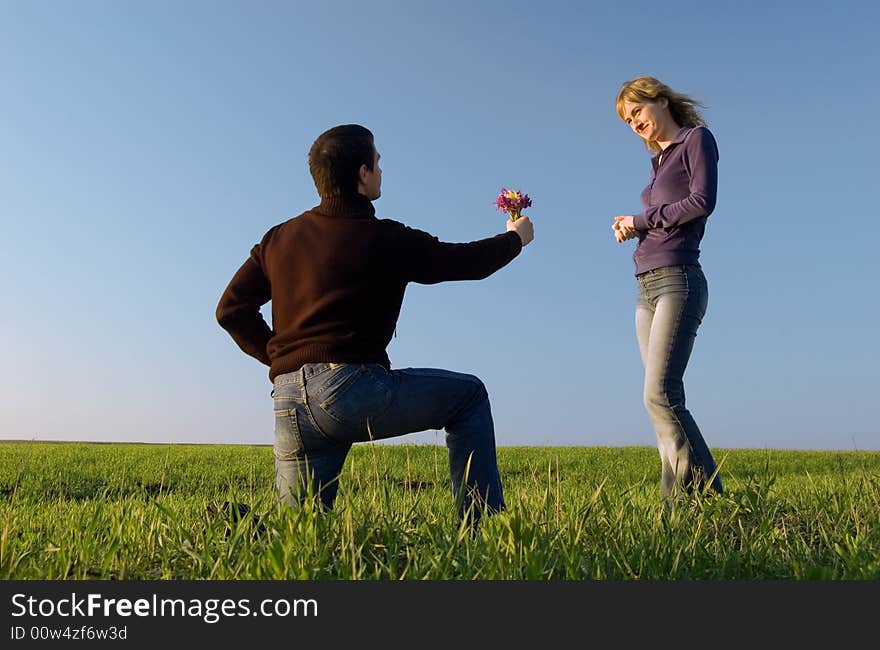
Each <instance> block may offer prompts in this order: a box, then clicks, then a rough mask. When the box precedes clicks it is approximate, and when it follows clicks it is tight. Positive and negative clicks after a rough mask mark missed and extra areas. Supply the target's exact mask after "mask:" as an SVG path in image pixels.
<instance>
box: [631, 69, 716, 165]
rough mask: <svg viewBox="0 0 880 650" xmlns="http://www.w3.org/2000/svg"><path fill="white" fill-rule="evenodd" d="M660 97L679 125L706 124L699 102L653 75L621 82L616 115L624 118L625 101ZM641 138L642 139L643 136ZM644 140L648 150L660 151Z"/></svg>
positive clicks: (653, 143) (649, 99) (652, 100)
mask: <svg viewBox="0 0 880 650" xmlns="http://www.w3.org/2000/svg"><path fill="white" fill-rule="evenodd" d="M661 98H665V99H666V101H667V102H668V108H669V112H670V114H671V115H672V119H673V120H675V123H676V124H678V125H679V126H683V127H684V126H686V127H694V126H706V120H705V119H704V118H703V115H702V113H700V110H699V108H700V107H702V106H703V105H702V104H701V103H700V102H698V101H697V100H696V99H694V98H693V97H688V96H687V95H684V94H682V93H677V92H675V91H674V90H672V88H670V87H669V86H667V85H666V84H665V83H663V82H661V81H659V80H657V79H655V78H654V77H636V78H635V79H630V80H629V81H626V82H624V83H623V85H622V86H621V87H620V90H619V91H618V93H617V101H616V104H617V116H618V117H619V118H620V119H621V120H624V119H625V118H624V116H623V103H624V102H625V101H630V102H656V101H657V100H659V99H661ZM642 139H643V140H644V138H642ZM644 142H645V146H646V147H648V149H649V150H650V151H660V149H661V147H660V145H659V144H657V143H656V142H654V141H648V140H644Z"/></svg>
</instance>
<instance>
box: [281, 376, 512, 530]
mask: <svg viewBox="0 0 880 650" xmlns="http://www.w3.org/2000/svg"><path fill="white" fill-rule="evenodd" d="M274 384H275V386H274V390H273V391H272V395H273V398H274V401H275V447H274V454H275V484H276V486H277V488H278V492H279V496H280V498H281V500H282V502H283V503H285V504H287V505H290V506H296V505H298V504H301V503H302V502H303V500H304V499H305V498H307V494H308V492H309V490H312V494H314V495H318V496H319V497H320V500H321V503H322V504H323V505H324V506H325V507H327V508H332V507H333V501H334V500H335V498H336V492H337V489H338V486H339V483H338V481H339V474H340V473H341V471H342V466H343V464H344V463H345V458H346V456H347V455H348V452H349V450H350V449H351V446H352V444H353V443H356V442H366V441H368V440H382V439H385V438H393V437H396V436H402V435H405V434H407V433H413V432H416V431H425V430H429V429H437V430H439V429H446V446H447V448H448V451H449V473H450V476H451V478H452V491H453V494H454V495H455V496H456V497H457V498H458V504H459V511H458V514H459V516H460V517H462V516H464V514H465V512H467V510H468V508H469V507H470V506H471V504H473V506H474V513H475V514H476V515H479V514H481V513H483V512H486V513H491V512H497V511H501V510H503V509H504V495H503V493H502V487H501V477H500V476H499V474H498V463H497V459H496V453H495V428H494V424H493V421H492V412H491V410H490V408H489V395H488V393H487V392H486V388H485V386H484V385H483V382H482V381H480V380H479V379H478V378H477V377H474V376H472V375H465V374H460V373H455V372H450V371H448V370H434V369H421V368H420V369H417V368H407V369H403V370H386V369H385V368H384V367H383V366H381V365H379V364H330V363H311V364H306V365H305V366H303V367H302V368H301V369H300V370H297V371H295V372H291V373H287V374H283V375H279V376H277V377H276V378H275V382H274ZM463 485H464V486H465V487H464V488H463Z"/></svg>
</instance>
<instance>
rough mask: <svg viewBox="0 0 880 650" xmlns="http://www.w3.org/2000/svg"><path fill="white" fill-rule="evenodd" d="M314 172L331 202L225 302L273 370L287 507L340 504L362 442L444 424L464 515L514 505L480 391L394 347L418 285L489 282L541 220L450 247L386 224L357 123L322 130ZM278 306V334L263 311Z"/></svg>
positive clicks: (241, 274) (253, 351)
mask: <svg viewBox="0 0 880 650" xmlns="http://www.w3.org/2000/svg"><path fill="white" fill-rule="evenodd" d="M309 170H310V171H311V174H312V178H313V179H314V181H315V186H316V187H317V189H318V194H319V195H320V199H321V202H320V204H319V205H317V206H315V207H314V208H312V209H310V210H307V211H305V212H303V213H302V214H301V215H299V216H297V217H294V218H293V219H290V220H288V221H285V222H284V223H281V224H278V225H276V226H274V227H273V228H271V229H270V230H269V231H268V232H267V233H266V234H265V235H264V236H263V238H262V240H261V241H260V243H258V244H257V245H255V246H254V247H253V248H252V249H251V253H250V256H249V257H248V258H247V260H246V261H245V262H244V264H242V266H241V267H240V268H239V269H238V271H237V272H236V273H235V275H234V276H233V278H232V280H231V281H230V283H229V286H228V287H226V290H225V291H224V292H223V295H222V297H221V298H220V303H219V305H218V306H217V321H218V322H219V323H220V325H221V327H223V328H224V329H225V330H226V331H227V332H229V334H230V335H231V336H232V338H233V339H234V340H235V342H236V343H237V344H238V346H239V347H240V348H241V349H242V350H243V351H244V352H246V353H247V354H249V355H251V356H252V357H254V358H256V359H258V360H259V361H261V362H263V363H264V364H266V365H267V366H269V379H270V380H271V381H272V382H273V386H274V390H273V391H272V395H273V397H274V402H275V404H274V406H275V446H274V456H275V483H276V486H277V488H278V491H279V494H280V498H281V500H282V501H283V502H284V503H285V504H287V505H291V506H296V505H299V504H300V503H302V502H303V501H304V499H306V498H307V495H308V494H313V495H318V496H319V497H320V502H321V503H322V504H323V505H324V506H325V507H327V508H331V507H332V506H333V501H334V499H335V497H336V492H337V489H338V478H339V475H340V473H341V472H342V467H343V464H344V463H345V458H346V456H347V455H348V452H349V450H350V449H351V446H352V444H353V443H355V442H365V441H368V440H380V439H383V438H392V437H396V436H402V435H404V434H407V433H413V432H416V431H425V430H429V429H438V430H439V429H445V430H446V446H447V447H448V450H449V472H450V475H451V478H452V491H453V493H454V494H455V496H456V500H457V503H458V504H459V505H458V508H459V512H458V514H459V516H460V517H464V516H465V513H468V512H472V513H473V514H474V516H475V517H477V518H478V517H479V515H480V514H481V513H482V512H487V513H493V512H498V511H501V510H503V509H504V494H503V490H502V487H501V478H500V476H499V474H498V464H497V460H496V453H495V430H494V424H493V421H492V413H491V410H490V408H489V396H488V393H487V392H486V388H485V386H484V385H483V383H482V382H481V381H480V380H479V379H478V378H477V377H474V376H472V375H466V374H461V373H456V372H451V371H449V370H438V369H429V368H405V369H402V370H392V369H391V364H390V361H389V359H388V354H387V353H386V347H387V346H388V343H389V342H390V341H391V336H392V334H393V332H394V328H395V325H396V323H397V318H398V316H399V314H400V308H401V305H402V302H403V295H404V291H405V289H406V285H407V283H409V282H418V283H420V284H435V283H438V282H444V281H448V280H480V279H483V278H485V277H488V276H489V275H491V274H492V273H494V272H495V271H497V270H498V269H500V268H501V267H503V266H505V265H506V264H508V263H509V262H510V261H511V260H513V258H514V257H516V256H517V255H519V253H520V251H521V250H522V247H523V246H525V245H526V244H528V243H529V242H530V241H532V238H533V236H534V235H533V227H532V223H531V221H530V220H529V218H528V217H525V216H523V217H521V218H519V219H517V220H516V221H510V220H508V221H507V232H505V233H502V234H499V235H496V236H494V237H489V238H487V239H481V240H478V241H472V242H468V243H445V242H441V241H439V240H438V239H437V238H436V237H434V236H432V235H430V234H428V233H426V232H423V231H420V230H415V229H413V228H409V227H407V226H405V225H403V224H401V223H398V222H397V221H392V220H390V219H377V218H376V216H375V209H374V207H373V203H372V202H373V201H375V200H376V199H378V198H379V196H380V195H381V185H382V170H381V169H380V168H379V153H378V152H377V151H376V147H375V145H374V141H373V134H372V133H371V132H370V131H369V130H368V129H366V128H364V127H362V126H359V125H355V124H348V125H342V126H337V127H334V128H332V129H330V130H328V131H326V132H324V133H322V134H321V135H320V136H319V137H318V139H317V140H315V142H314V144H313V145H312V147H311V149H310V151H309ZM270 300H271V301H272V325H273V327H272V328H270V327H269V326H268V325H267V323H266V322H265V320H263V317H262V315H261V313H260V307H261V306H262V305H264V304H265V303H267V302H269V301H270ZM463 483H464V484H465V485H464V487H463V486H462V484H463Z"/></svg>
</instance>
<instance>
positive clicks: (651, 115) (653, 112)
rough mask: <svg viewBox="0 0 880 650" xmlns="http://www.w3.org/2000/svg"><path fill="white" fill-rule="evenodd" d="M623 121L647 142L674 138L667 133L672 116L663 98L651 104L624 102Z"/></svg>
mask: <svg viewBox="0 0 880 650" xmlns="http://www.w3.org/2000/svg"><path fill="white" fill-rule="evenodd" d="M623 121H624V122H626V123H627V124H628V125H629V126H630V128H631V129H632V130H633V131H635V133H636V135H637V136H639V137H640V138H643V139H644V140H647V141H648V142H656V141H658V140H663V139H665V138H672V137H675V133H667V132H668V131H669V130H670V128H669V123H670V122H672V116H671V115H670V114H669V109H668V108H667V101H666V99H665V98H660V99H659V100H657V101H653V102H638V101H629V100H628V99H627V100H624V102H623Z"/></svg>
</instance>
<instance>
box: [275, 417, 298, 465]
mask: <svg viewBox="0 0 880 650" xmlns="http://www.w3.org/2000/svg"><path fill="white" fill-rule="evenodd" d="M272 452H273V454H274V456H275V458H276V460H281V461H289V460H296V459H297V458H299V457H300V456H302V455H303V452H304V447H303V442H302V435H301V434H300V431H299V426H298V424H297V421H296V409H276V410H275V445H274V446H273V449H272Z"/></svg>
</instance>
